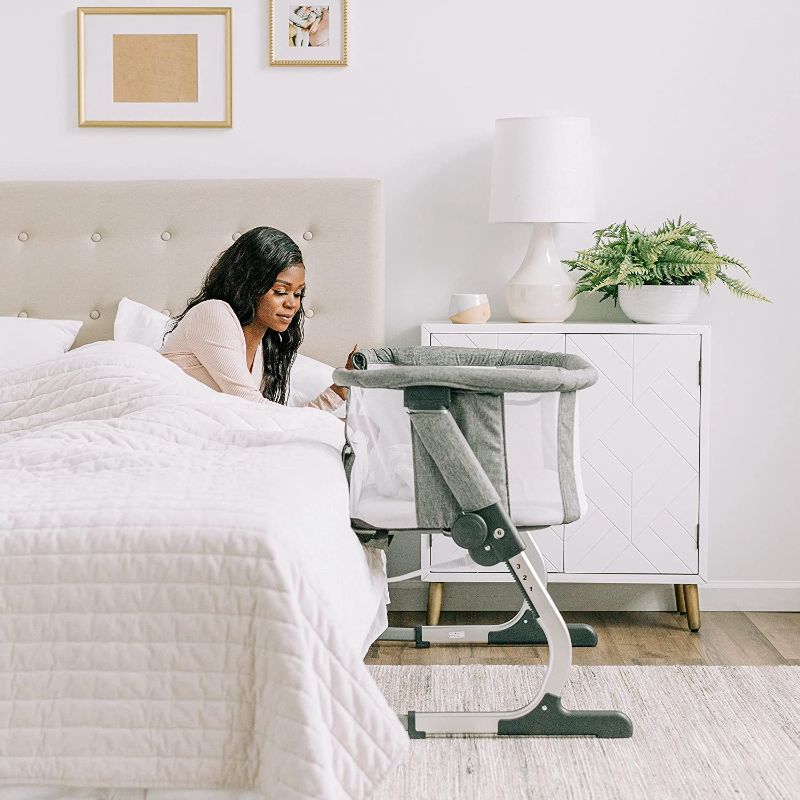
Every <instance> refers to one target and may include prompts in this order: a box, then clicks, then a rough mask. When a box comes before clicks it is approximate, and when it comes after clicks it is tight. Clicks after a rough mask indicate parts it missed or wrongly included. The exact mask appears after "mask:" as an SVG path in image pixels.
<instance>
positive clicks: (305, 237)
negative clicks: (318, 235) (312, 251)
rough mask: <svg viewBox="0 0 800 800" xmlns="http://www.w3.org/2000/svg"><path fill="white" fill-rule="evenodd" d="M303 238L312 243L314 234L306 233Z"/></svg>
mask: <svg viewBox="0 0 800 800" xmlns="http://www.w3.org/2000/svg"><path fill="white" fill-rule="evenodd" d="M303 238H304V239H305V240H306V241H307V242H310V241H311V240H312V239H313V238H314V234H313V233H311V231H306V232H305V233H304V234H303Z"/></svg>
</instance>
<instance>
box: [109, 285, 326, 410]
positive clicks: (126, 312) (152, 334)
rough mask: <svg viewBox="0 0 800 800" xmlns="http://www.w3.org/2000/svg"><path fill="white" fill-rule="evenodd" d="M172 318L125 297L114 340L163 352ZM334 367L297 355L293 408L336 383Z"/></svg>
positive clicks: (291, 392) (292, 381) (292, 377)
mask: <svg viewBox="0 0 800 800" xmlns="http://www.w3.org/2000/svg"><path fill="white" fill-rule="evenodd" d="M169 321H170V317H168V316H167V315H166V314H162V313H161V312H160V311H156V310H155V309H153V308H150V306H146V305H143V304H142V303H137V302H136V301H135V300H130V299H128V298H127V297H123V298H122V300H120V301H119V305H118V306H117V316H116V317H115V319H114V340H115V341H117V342H135V343H136V344H143V345H145V346H147V347H150V348H152V349H153V350H160V349H161V346H162V344H163V341H164V333H165V331H166V329H167V325H168V323H169ZM332 375H333V367H332V366H331V365H330V364H324V363H323V362H322V361H316V360H314V359H313V358H309V357H308V356H304V355H301V354H300V353H298V354H297V358H296V359H295V362H294V364H293V365H292V371H291V374H290V376H289V377H290V390H289V402H288V404H287V405H290V406H304V405H305V404H306V403H309V402H311V401H312V400H313V399H314V398H315V397H318V396H319V395H320V394H321V393H322V392H324V391H325V389H327V388H328V387H329V386H330V385H331V383H332V382H333V377H332Z"/></svg>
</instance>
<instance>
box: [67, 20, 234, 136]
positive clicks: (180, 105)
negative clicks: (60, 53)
mask: <svg viewBox="0 0 800 800" xmlns="http://www.w3.org/2000/svg"><path fill="white" fill-rule="evenodd" d="M231 108H232V102H231V9H230V8H211V7H208V8H189V7H180V8H147V7H143V8H125V7H112V8H86V7H84V8H79V9H78V125H79V126H80V127H82V128H85V127H100V126H112V127H168V128H173V127H174V128H230V127H231V122H232V119H231V118H232V114H231Z"/></svg>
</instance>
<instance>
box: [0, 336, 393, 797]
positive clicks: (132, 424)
mask: <svg viewBox="0 0 800 800" xmlns="http://www.w3.org/2000/svg"><path fill="white" fill-rule="evenodd" d="M342 436H343V433H342V422H341V421H340V420H337V419H335V418H333V417H332V416H330V415H327V414H324V413H322V412H319V411H316V410H313V409H292V408H284V407H281V406H276V405H273V404H270V405H258V404H255V403H250V402H247V401H245V400H240V399H238V398H233V397H227V396H224V395H220V394H217V393H216V392H213V391H212V390H210V389H208V388H207V387H205V386H203V385H202V384H200V383H198V382H197V381H194V380H192V379H191V378H188V377H186V376H185V375H184V374H183V373H182V372H181V371H180V370H179V369H178V368H177V367H175V366H174V365H172V364H170V363H169V362H167V361H166V360H165V359H163V358H162V357H161V356H159V355H158V354H157V353H154V352H152V351H150V350H147V349H146V348H144V347H140V346H138V345H124V344H119V343H116V344H115V343H110V342H103V343H98V344H94V345H90V346H87V347H84V348H80V349H78V350H76V351H73V352H72V353H69V354H67V355H65V356H63V357H61V358H59V359H57V360H54V361H50V362H47V363H45V364H41V365H38V366H34V367H28V368H25V369H21V370H16V371H13V372H6V373H0V782H1V783H15V784H21V783H36V784H44V783H54V784H61V785H75V786H114V787H151V788H155V787H175V788H177V787H187V788H188V787H206V788H220V789H222V788H225V789H241V790H247V789H250V790H256V791H260V792H262V793H263V794H264V795H265V796H266V797H268V798H281V800H290V799H291V798H314V799H315V800H326V799H327V798H343V797H348V798H351V797H352V798H359V797H368V796H369V795H370V794H371V793H372V790H373V789H374V788H375V787H376V786H377V785H378V783H380V782H381V781H382V779H383V778H384V777H385V776H386V775H387V773H388V772H389V771H391V770H392V768H393V767H394V766H395V765H396V764H397V763H399V761H401V760H402V758H403V757H404V755H405V753H406V749H407V738H406V734H405V732H404V730H403V728H402V726H401V725H400V723H399V722H398V720H397V718H396V716H395V714H394V713H393V712H392V711H391V710H390V709H389V707H388V706H387V704H386V702H385V700H384V698H383V696H382V695H381V693H380V691H379V690H378V688H377V687H376V686H375V684H374V682H373V681H372V678H371V677H370V676H369V674H368V672H367V670H366V668H365V667H364V664H363V662H362V657H363V654H364V651H365V649H366V646H367V644H368V639H369V638H371V635H374V633H375V631H374V620H375V617H376V613H377V610H378V609H377V605H378V603H379V602H380V600H381V598H383V596H384V592H385V573H384V571H383V569H382V564H380V563H379V564H378V565H377V567H378V568H377V569H376V563H375V561H376V559H379V558H380V554H377V553H372V554H370V553H368V552H367V551H365V549H364V548H362V547H361V545H360V544H359V543H358V541H357V539H356V538H355V536H354V535H353V533H352V531H351V530H350V526H349V518H348V502H347V485H346V481H345V478H344V474H343V471H342V469H341V462H340V456H339V453H340V447H341V443H342Z"/></svg>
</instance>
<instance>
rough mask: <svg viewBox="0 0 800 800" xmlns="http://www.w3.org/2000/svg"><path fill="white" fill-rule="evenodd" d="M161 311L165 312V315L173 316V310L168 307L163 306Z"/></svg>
mask: <svg viewBox="0 0 800 800" xmlns="http://www.w3.org/2000/svg"><path fill="white" fill-rule="evenodd" d="M161 313H162V314H163V315H164V316H165V317H171V316H172V312H171V311H170V310H169V309H168V308H162V309H161Z"/></svg>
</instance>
